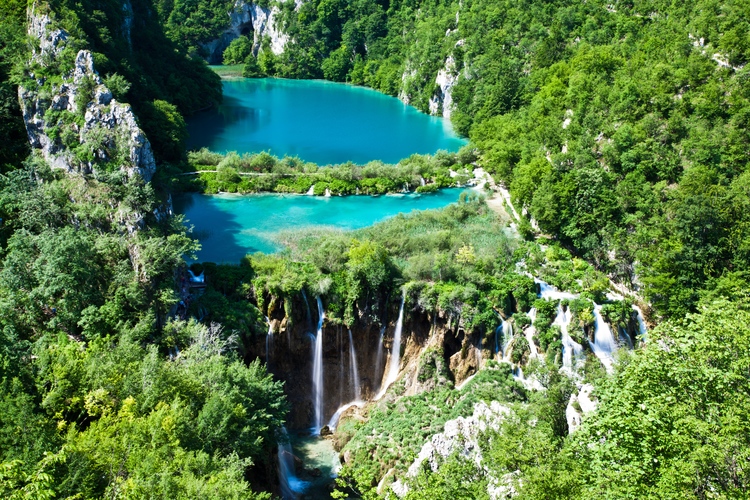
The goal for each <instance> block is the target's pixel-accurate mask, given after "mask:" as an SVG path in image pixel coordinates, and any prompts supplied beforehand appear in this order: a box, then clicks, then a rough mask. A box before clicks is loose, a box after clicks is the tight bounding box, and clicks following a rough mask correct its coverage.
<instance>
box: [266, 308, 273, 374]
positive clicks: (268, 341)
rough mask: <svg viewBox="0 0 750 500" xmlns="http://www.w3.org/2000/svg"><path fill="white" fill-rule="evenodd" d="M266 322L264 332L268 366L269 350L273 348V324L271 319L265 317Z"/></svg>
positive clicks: (269, 360) (269, 359)
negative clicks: (265, 331)
mask: <svg viewBox="0 0 750 500" xmlns="http://www.w3.org/2000/svg"><path fill="white" fill-rule="evenodd" d="M266 323H268V333H267V334H266V366H269V363H270V362H271V350H272V349H273V325H271V320H270V319H268V317H266Z"/></svg>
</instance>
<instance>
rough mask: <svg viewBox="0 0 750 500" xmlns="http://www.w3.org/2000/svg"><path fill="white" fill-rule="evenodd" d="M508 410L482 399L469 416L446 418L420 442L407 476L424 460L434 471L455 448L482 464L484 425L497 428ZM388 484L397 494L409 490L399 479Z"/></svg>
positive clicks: (414, 474) (461, 454)
mask: <svg viewBox="0 0 750 500" xmlns="http://www.w3.org/2000/svg"><path fill="white" fill-rule="evenodd" d="M509 414H510V410H509V409H508V408H507V407H505V406H503V405H501V404H500V403H498V402H497V401H493V402H492V403H491V404H490V405H487V403H485V402H484V401H481V402H479V403H477V404H476V405H474V414H473V415H471V416H470V417H458V418H457V419H455V420H449V421H447V422H446V423H445V426H444V427H443V432H441V433H439V434H435V435H434V436H432V437H431V438H430V440H429V441H427V442H426V443H425V444H424V445H423V446H422V450H421V451H420V452H419V455H418V456H417V458H416V459H415V460H414V462H413V463H412V464H411V465H410V466H409V470H408V472H407V473H406V476H407V477H415V476H417V475H418V474H419V471H420V470H421V467H422V463H423V462H424V461H425V460H427V461H428V463H429V465H430V468H431V469H432V471H433V472H436V471H437V470H438V468H439V467H440V464H441V463H442V462H443V460H445V459H446V458H447V457H449V456H451V455H452V454H453V453H454V452H458V454H459V456H461V457H462V458H464V459H467V460H472V461H473V462H474V463H475V464H476V465H477V467H481V463H482V451H481V449H480V447H479V438H480V435H481V434H482V433H483V432H485V431H487V429H493V430H497V429H498V428H499V427H500V423H501V422H502V420H503V418H504V417H505V416H506V415H509ZM391 488H392V489H393V491H394V492H395V493H396V495H398V496H399V497H403V496H404V495H406V493H407V492H408V491H409V487H408V486H407V485H406V484H404V483H403V482H402V481H401V480H398V481H395V482H394V483H393V485H392V486H391Z"/></svg>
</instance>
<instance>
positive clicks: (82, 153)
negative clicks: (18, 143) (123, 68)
mask: <svg viewBox="0 0 750 500" xmlns="http://www.w3.org/2000/svg"><path fill="white" fill-rule="evenodd" d="M29 35H30V36H31V37H33V38H35V39H37V40H39V49H38V50H35V51H34V53H33V55H32V62H33V63H35V64H39V65H42V66H47V65H48V64H49V63H50V62H59V59H61V58H63V57H64V55H63V49H64V47H65V45H66V43H67V41H68V38H69V37H68V34H67V33H66V32H65V31H63V30H61V29H56V28H55V27H54V26H53V23H52V21H51V19H50V17H49V16H48V15H46V14H37V13H35V12H31V15H30V22H29ZM31 76H32V77H33V78H34V83H35V85H27V86H19V88H18V95H19V99H20V102H21V109H22V112H23V118H24V122H25V124H26V132H27V134H28V136H29V142H30V143H31V146H32V147H33V148H35V149H38V150H40V151H41V153H42V155H43V156H44V158H45V160H47V162H48V163H49V164H50V166H52V167H53V168H60V169H63V170H65V171H67V172H78V173H91V172H92V171H93V170H94V168H95V167H97V166H101V167H103V168H107V169H110V170H111V169H120V170H122V171H124V172H126V173H127V175H128V176H133V175H136V174H137V175H140V176H141V177H142V178H143V179H144V180H145V181H149V180H150V179H151V177H152V176H153V174H154V172H155V171H156V164H155V162H154V155H153V152H152V151H151V145H150V144H149V142H148V139H147V138H146V136H145V134H144V133H143V131H142V130H141V129H140V128H139V126H138V122H137V121H136V118H135V115H134V114H133V111H132V110H131V108H130V106H129V105H127V104H121V103H119V102H117V101H116V100H115V99H114V98H113V97H112V92H110V91H109V89H108V88H107V87H106V86H105V85H104V84H103V83H102V80H101V78H100V77H99V74H98V73H97V72H96V70H95V69H94V60H93V57H92V55H91V53H90V52H89V51H88V50H81V51H79V52H78V54H77V55H76V58H75V61H74V65H73V70H72V71H69V72H68V73H67V74H62V75H60V76H61V78H60V79H59V80H60V81H55V82H52V81H49V80H47V79H45V78H44V77H37V76H36V75H34V74H32V75H31Z"/></svg>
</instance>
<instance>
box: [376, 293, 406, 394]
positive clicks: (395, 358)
mask: <svg viewBox="0 0 750 500" xmlns="http://www.w3.org/2000/svg"><path fill="white" fill-rule="evenodd" d="M405 301H406V296H405V295H402V296H401V308H400V309H399V311H398V321H396V331H395V332H394V333H393V345H392V346H391V360H390V364H389V365H388V377H387V378H386V379H385V382H384V383H383V387H382V388H381V389H380V392H379V393H378V395H377V396H375V400H376V401H377V400H378V399H380V398H381V397H383V394H385V391H386V390H388V386H390V385H391V384H392V383H393V382H395V381H396V378H398V369H399V367H400V366H401V330H402V329H403V327H404V302H405Z"/></svg>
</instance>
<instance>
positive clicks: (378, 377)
mask: <svg viewBox="0 0 750 500" xmlns="http://www.w3.org/2000/svg"><path fill="white" fill-rule="evenodd" d="M384 335H385V326H383V327H381V328H380V338H379V339H378V352H377V354H376V355H375V376H374V377H373V378H372V380H373V384H374V383H377V384H378V386H377V390H378V391H379V390H380V385H381V384H382V383H383V336H384ZM373 389H375V387H373Z"/></svg>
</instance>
